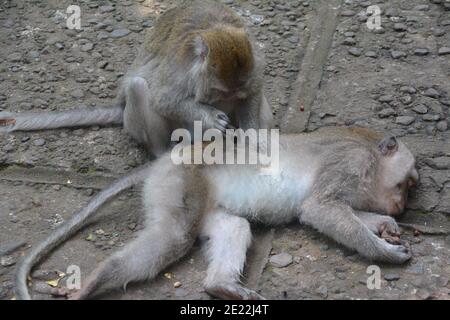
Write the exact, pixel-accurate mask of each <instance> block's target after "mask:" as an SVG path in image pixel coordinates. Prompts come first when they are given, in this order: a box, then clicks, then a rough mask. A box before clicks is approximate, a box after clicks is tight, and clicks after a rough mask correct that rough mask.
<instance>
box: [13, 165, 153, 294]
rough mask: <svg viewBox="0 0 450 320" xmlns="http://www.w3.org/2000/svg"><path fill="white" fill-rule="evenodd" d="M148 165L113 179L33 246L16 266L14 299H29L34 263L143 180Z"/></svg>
mask: <svg viewBox="0 0 450 320" xmlns="http://www.w3.org/2000/svg"><path fill="white" fill-rule="evenodd" d="M150 166H151V165H150V164H145V165H142V166H140V167H138V168H137V169H135V170H133V171H131V172H130V173H128V174H127V175H125V176H124V177H122V178H120V179H119V180H117V181H115V182H114V183H113V184H111V185H110V186H108V187H107V188H106V189H104V190H102V191H101V192H100V193H99V194H97V195H96V196H95V197H94V198H93V199H92V200H91V201H89V203H88V204H87V205H86V206H85V207H84V208H83V209H81V210H80V211H78V212H76V213H75V214H74V215H73V216H72V217H71V218H70V219H69V220H67V221H66V222H65V223H63V224H62V225H61V226H60V227H58V228H57V229H56V230H55V231H54V232H53V233H51V234H50V235H49V236H48V237H47V238H46V239H45V240H43V241H41V242H40V243H39V244H38V245H37V246H35V247H33V248H32V249H31V251H30V252H28V254H27V255H26V256H25V257H24V258H23V259H22V260H21V261H20V262H19V264H18V266H17V270H16V277H15V289H14V290H15V295H16V299H19V300H31V297H30V294H29V293H28V287H27V277H28V274H29V273H30V271H31V269H32V267H33V266H34V265H35V264H36V263H38V262H39V261H40V260H41V259H42V258H43V257H44V256H45V255H47V254H48V253H50V251H51V250H53V249H54V248H55V247H56V246H58V245H59V244H61V243H62V242H63V241H64V240H66V239H67V238H69V237H70V236H72V235H73V234H74V233H75V232H77V231H78V230H80V229H81V228H82V227H83V226H84V225H85V223H86V221H87V219H88V218H90V217H92V216H93V214H94V213H95V212H96V211H97V210H98V209H99V208H100V207H101V206H102V205H103V204H104V203H106V202H107V201H108V200H110V199H111V198H113V197H114V196H116V195H117V194H119V193H120V192H122V191H124V190H126V189H128V188H130V187H132V186H133V185H135V184H138V183H140V182H142V181H144V179H145V177H146V174H145V172H146V171H147V170H148V169H149V168H150Z"/></svg>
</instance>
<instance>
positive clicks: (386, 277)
mask: <svg viewBox="0 0 450 320" xmlns="http://www.w3.org/2000/svg"><path fill="white" fill-rule="evenodd" d="M399 279H400V276H399V275H398V274H396V273H388V274H386V275H384V280H386V281H397V280H399Z"/></svg>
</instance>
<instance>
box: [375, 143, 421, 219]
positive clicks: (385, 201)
mask: <svg viewBox="0 0 450 320" xmlns="http://www.w3.org/2000/svg"><path fill="white" fill-rule="evenodd" d="M378 147H379V151H380V153H381V158H380V163H379V173H378V183H377V190H376V192H375V193H376V198H377V199H376V202H377V203H378V205H379V206H380V210H381V211H383V212H385V213H387V214H388V215H391V216H395V215H399V214H401V213H402V212H403V211H404V209H405V206H406V201H407V198H408V190H409V189H410V188H411V187H413V186H415V185H416V184H417V183H418V181H419V174H418V172H417V170H416V168H415V165H416V161H415V159H414V156H413V155H412V153H411V152H410V151H409V150H408V148H407V147H406V146H405V145H404V144H403V143H402V142H401V141H398V140H397V139H396V138H395V137H393V136H387V137H385V138H384V139H383V140H382V141H381V142H380V143H379V145H378Z"/></svg>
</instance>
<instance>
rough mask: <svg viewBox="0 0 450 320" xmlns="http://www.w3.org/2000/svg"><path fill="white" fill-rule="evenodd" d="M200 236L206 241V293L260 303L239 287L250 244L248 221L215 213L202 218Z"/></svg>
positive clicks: (245, 289) (220, 212)
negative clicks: (207, 240) (207, 262)
mask: <svg viewBox="0 0 450 320" xmlns="http://www.w3.org/2000/svg"><path fill="white" fill-rule="evenodd" d="M201 235H202V236H206V237H208V238H209V243H208V248H207V251H206V255H207V258H208V260H209V265H208V270H207V276H206V279H205V282H204V285H205V290H206V292H208V293H209V294H210V295H212V296H213V297H216V298H220V299H232V300H258V299H263V298H262V297H261V296H260V295H259V294H258V293H256V292H254V291H252V290H250V289H247V288H245V287H243V286H242V285H241V284H240V283H239V282H240V281H239V278H240V276H241V274H242V271H243V269H244V264H245V258H246V254H247V249H248V247H249V246H250V243H251V236H252V235H251V230H250V224H249V223H248V221H247V220H246V219H244V218H241V217H236V216H233V215H230V214H227V213H226V212H223V211H215V212H213V213H209V214H207V216H206V217H205V221H204V223H203V226H202V230H201Z"/></svg>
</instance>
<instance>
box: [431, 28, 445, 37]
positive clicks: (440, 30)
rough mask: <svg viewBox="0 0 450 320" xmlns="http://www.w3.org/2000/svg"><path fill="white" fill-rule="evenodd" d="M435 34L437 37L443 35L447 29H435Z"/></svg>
mask: <svg viewBox="0 0 450 320" xmlns="http://www.w3.org/2000/svg"><path fill="white" fill-rule="evenodd" d="M433 34H434V36H435V37H442V36H443V35H444V34H445V30H444V29H439V28H438V29H434V30H433Z"/></svg>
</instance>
